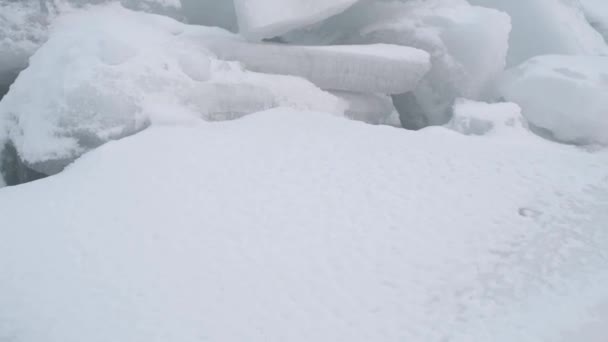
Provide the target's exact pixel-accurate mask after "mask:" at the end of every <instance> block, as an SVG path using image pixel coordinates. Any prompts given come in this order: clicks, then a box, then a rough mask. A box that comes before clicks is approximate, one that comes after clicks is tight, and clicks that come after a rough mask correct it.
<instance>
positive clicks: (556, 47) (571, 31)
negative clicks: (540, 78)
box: [470, 0, 608, 66]
mask: <svg viewBox="0 0 608 342" xmlns="http://www.w3.org/2000/svg"><path fill="white" fill-rule="evenodd" d="M470 2H471V3H472V4H474V5H480V6H487V7H492V8H496V9H499V10H502V11H505V12H506V13H508V14H509V15H510V16H511V19H512V22H513V31H512V33H511V38H510V43H509V55H508V58H507V61H508V65H510V66H515V65H517V64H519V63H521V62H524V61H525V60H527V59H529V58H531V57H534V56H538V55H546V54H562V55H606V54H608V46H607V45H606V42H605V41H604V40H603V39H602V37H601V36H600V34H599V33H597V32H596V31H595V30H594V29H593V28H592V27H591V26H590V25H589V23H588V22H587V20H586V19H585V16H584V15H583V12H582V11H581V8H580V3H579V2H578V1H572V0H525V1H515V0H510V1H505V0H470ZM602 2H604V1H602Z"/></svg>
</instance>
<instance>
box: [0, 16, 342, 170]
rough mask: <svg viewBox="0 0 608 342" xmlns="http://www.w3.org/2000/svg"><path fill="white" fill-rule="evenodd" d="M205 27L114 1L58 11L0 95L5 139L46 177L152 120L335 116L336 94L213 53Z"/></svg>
mask: <svg viewBox="0 0 608 342" xmlns="http://www.w3.org/2000/svg"><path fill="white" fill-rule="evenodd" d="M209 31H213V32H215V31H214V30H211V29H209V28H205V27H197V26H187V25H184V24H181V23H179V22H177V21H174V20H172V19H170V18H167V17H162V16H157V15H151V14H146V13H138V12H133V11H130V10H126V9H124V8H123V7H121V6H120V5H117V4H111V5H102V6H99V7H92V8H90V9H87V10H81V11H76V12H74V13H73V14H69V15H66V16H64V17H61V18H60V19H58V20H57V21H56V23H55V25H54V29H53V31H52V33H51V35H50V38H49V40H48V41H47V42H46V43H45V44H44V45H43V46H42V47H41V48H40V49H39V50H38V51H37V53H36V54H35V55H34V56H33V57H32V58H31V64H30V66H29V67H28V68H27V69H26V70H25V71H23V72H22V73H21V74H20V76H19V78H18V79H17V80H16V82H15V83H14V84H13V87H12V88H11V91H10V92H9V93H8V94H7V95H6V97H5V98H4V99H3V101H2V102H0V117H1V119H2V121H0V122H4V124H3V126H4V127H5V128H4V130H5V131H8V139H9V140H10V143H11V144H12V145H13V146H14V148H15V149H16V151H17V153H18V155H19V157H20V158H21V160H22V161H23V163H24V164H25V165H26V166H27V167H29V168H31V169H33V170H35V171H37V172H40V173H44V174H54V173H57V172H59V171H60V170H62V169H63V168H64V167H65V165H66V164H68V163H70V162H71V161H73V160H74V158H76V157H78V156H80V155H81V154H83V153H85V152H87V151H89V150H91V149H93V148H96V147H98V146H100V145H102V144H104V143H105V142H107V141H109V140H115V139H119V138H122V137H125V136H128V135H132V134H134V133H136V132H138V131H140V130H142V129H144V128H146V127H147V126H148V125H150V124H154V123H155V122H161V123H167V122H169V123H171V122H181V121H183V120H192V119H196V118H202V119H206V120H225V119H233V118H238V117H241V116H243V115H246V114H249V113H252V112H256V111H260V110H264V109H269V108H273V107H279V106H287V107H292V108H298V109H303V110H305V109H308V110H321V111H326V112H332V113H336V114H342V113H343V110H344V108H345V104H344V103H343V101H341V100H340V99H338V98H336V97H335V96H333V95H331V94H329V93H326V92H324V91H322V90H321V89H319V88H317V87H316V86H314V85H313V84H312V83H310V82H308V81H306V80H304V79H301V78H296V77H291V76H284V75H263V74H257V73H252V72H248V71H243V70H242V68H241V67H240V65H238V64H236V63H229V62H224V61H218V60H215V59H214V58H212V57H211V56H210V54H209V52H208V51H207V50H206V49H205V47H204V46H203V45H202V44H201V43H200V41H201V40H205V37H206V36H207V34H209ZM194 37H196V39H194ZM0 129H1V127H0Z"/></svg>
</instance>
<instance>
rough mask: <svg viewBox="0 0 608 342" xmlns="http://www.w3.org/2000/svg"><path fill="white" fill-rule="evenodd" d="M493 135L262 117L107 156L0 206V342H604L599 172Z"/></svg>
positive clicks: (133, 140)
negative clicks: (409, 130) (0, 235)
mask: <svg viewBox="0 0 608 342" xmlns="http://www.w3.org/2000/svg"><path fill="white" fill-rule="evenodd" d="M512 129H513V131H512V132H511V133H512V134H511V135H504V136H503V135H501V136H495V135H488V136H483V135H482V136H465V135H461V134H460V133H457V132H455V131H451V130H449V129H447V128H430V129H427V130H423V131H421V132H408V131H405V130H402V129H397V128H391V127H383V126H375V127H374V126H369V125H366V124H363V123H358V122H354V121H348V120H346V119H343V118H336V117H334V116H332V115H328V114H320V113H312V112H294V111H291V110H287V109H276V110H273V111H270V112H264V113H258V114H254V115H252V116H249V117H246V118H244V119H241V120H237V121H231V122H221V123H204V122H200V123H199V124H195V125H192V124H190V125H187V126H175V127H153V128H151V129H149V130H147V131H144V132H142V133H140V134H138V135H136V136H133V137H129V138H126V139H123V140H121V141H118V142H112V143H109V144H107V145H105V146H103V147H101V148H99V149H97V150H95V151H93V152H90V153H89V154H87V155H85V156H84V157H83V158H81V159H80V160H78V161H77V162H76V163H75V164H74V165H72V166H70V167H69V168H68V169H67V170H66V171H65V172H63V173H61V174H59V175H57V176H54V177H51V178H48V179H45V180H41V181H38V182H34V183H30V184H27V185H23V186H20V187H14V188H5V189H3V190H2V191H1V192H0V217H1V218H2V230H1V232H2V233H1V234H2V238H1V239H0V269H1V270H2V272H1V273H0V331H2V334H3V335H0V336H2V338H4V339H5V340H7V341H19V342H29V341H32V342H34V341H35V342H37V341H48V342H76V341H78V342H81V341H88V342H94V341H100V342H101V341H131V342H136V341H146V342H150V341H463V342H465V341H466V342H471V341H505V342H507V341H508V342H510V341H560V338H563V340H564V341H582V340H584V341H595V342H602V341H605V336H608V330H606V326H605V324H601V322H605V321H606V319H608V307H607V305H608V287H606V286H604V285H605V284H606V281H608V259H607V258H608V255H607V254H608V230H607V229H606V227H608V211H607V210H606V208H607V206H608V169H607V168H606V165H607V163H608V154H607V153H606V152H605V151H604V152H589V151H584V150H580V149H576V148H574V147H568V146H564V145H559V144H555V143H551V142H547V141H544V140H542V139H540V138H537V137H536V136H534V135H532V134H529V133H527V132H526V131H525V130H524V129H522V128H518V127H513V128H512ZM590 327H594V328H595V330H592V329H591V328H590ZM583 336H584V337H585V339H583Z"/></svg>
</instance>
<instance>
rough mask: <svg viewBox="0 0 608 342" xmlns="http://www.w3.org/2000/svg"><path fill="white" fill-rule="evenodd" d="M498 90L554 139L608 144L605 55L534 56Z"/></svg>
mask: <svg viewBox="0 0 608 342" xmlns="http://www.w3.org/2000/svg"><path fill="white" fill-rule="evenodd" d="M498 88H499V92H500V95H501V96H502V97H503V98H505V99H506V100H508V101H512V102H515V103H517V104H519V105H520V106H521V107H522V109H523V114H524V116H525V117H526V118H527V119H528V120H529V121H530V123H531V124H533V125H534V126H536V127H538V128H540V129H543V130H547V131H548V132H549V133H550V134H551V135H552V137H553V138H555V139H557V140H559V141H563V142H568V143H577V144H604V145H606V144H608V97H606V94H608V57H597V56H595V57H594V56H539V57H535V58H533V59H531V60H529V61H527V62H526V63H524V64H522V65H520V66H518V67H516V68H514V69H511V70H508V71H507V72H506V73H505V76H504V77H503V78H502V79H501V81H500V83H499V86H498Z"/></svg>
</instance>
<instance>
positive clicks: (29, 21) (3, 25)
mask: <svg viewBox="0 0 608 342" xmlns="http://www.w3.org/2000/svg"><path fill="white" fill-rule="evenodd" d="M47 25H48V18H47V17H46V15H45V14H44V13H42V12H41V7H40V2H39V1H37V0H22V1H9V0H0V99H1V98H2V96H3V95H4V94H5V93H6V92H7V91H8V87H9V86H10V84H11V83H12V82H13V81H14V79H15V78H16V77H17V74H18V73H19V71H21V70H23V69H24V68H25V67H26V66H27V63H28V58H29V57H30V56H31V55H32V54H33V53H34V51H36V49H37V48H38V47H39V46H40V44H42V43H43V42H44V40H45V39H46V34H47Z"/></svg>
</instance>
